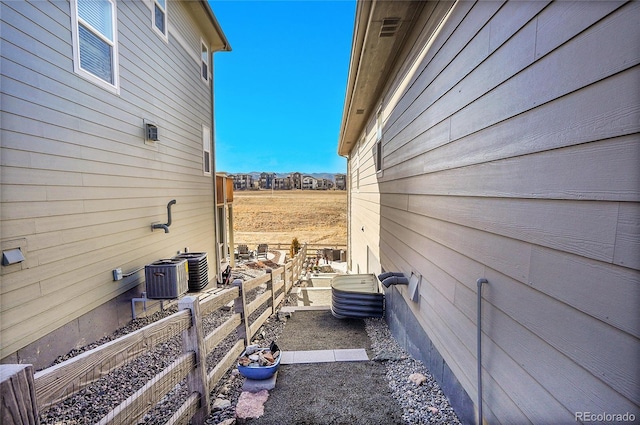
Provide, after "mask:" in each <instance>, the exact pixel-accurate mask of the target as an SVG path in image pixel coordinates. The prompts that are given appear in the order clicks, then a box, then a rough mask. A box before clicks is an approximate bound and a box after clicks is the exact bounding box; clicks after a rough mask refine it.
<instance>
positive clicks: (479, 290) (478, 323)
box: [476, 277, 489, 425]
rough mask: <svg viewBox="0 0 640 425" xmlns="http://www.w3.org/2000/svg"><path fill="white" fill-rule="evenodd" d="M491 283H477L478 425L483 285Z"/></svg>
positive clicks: (479, 414) (480, 393)
mask: <svg viewBox="0 0 640 425" xmlns="http://www.w3.org/2000/svg"><path fill="white" fill-rule="evenodd" d="M483 283H489V281H488V280H487V279H485V278H483V277H481V278H480V279H478V280H477V281H476V285H477V286H478V320H477V324H476V328H477V332H478V333H477V340H478V341H477V342H478V349H477V357H478V425H481V424H482V422H483V420H482V284H483Z"/></svg>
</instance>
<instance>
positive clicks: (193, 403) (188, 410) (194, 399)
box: [165, 393, 200, 425]
mask: <svg viewBox="0 0 640 425" xmlns="http://www.w3.org/2000/svg"><path fill="white" fill-rule="evenodd" d="M199 405H200V394H198V393H193V394H191V395H190V396H189V397H188V398H187V399H186V400H185V402H184V403H182V405H181V406H180V407H179V408H178V410H176V413H174V414H173V415H172V416H171V417H170V418H169V420H168V421H167V422H166V424H165V425H189V423H191V418H192V417H193V415H195V414H196V411H197V410H198V406H199Z"/></svg>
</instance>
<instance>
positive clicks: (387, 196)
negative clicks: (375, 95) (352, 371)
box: [350, 1, 640, 424]
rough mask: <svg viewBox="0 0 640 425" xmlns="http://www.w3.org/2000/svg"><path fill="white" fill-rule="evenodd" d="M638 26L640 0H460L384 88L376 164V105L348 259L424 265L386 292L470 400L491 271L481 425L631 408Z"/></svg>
mask: <svg viewBox="0 0 640 425" xmlns="http://www.w3.org/2000/svg"><path fill="white" fill-rule="evenodd" d="M639 20H640V4H639V3H637V2H630V3H626V4H625V3H624V2H580V1H576V2H551V3H547V2H506V3H504V4H503V3H500V2H478V3H472V2H460V3H458V4H456V6H455V8H454V10H453V11H452V13H451V16H450V18H449V20H448V21H447V22H446V23H445V25H444V26H443V28H442V30H441V32H440V33H439V34H438V36H437V37H436V38H435V39H434V40H433V44H432V45H431V47H430V49H429V50H428V51H427V52H426V54H424V55H423V57H422V60H421V62H420V63H419V64H417V65H416V66H413V67H412V64H411V63H410V62H411V61H412V60H414V59H415V58H418V57H420V51H421V49H422V47H423V46H424V42H423V41H419V40H424V34H421V31H422V27H421V26H418V27H416V29H415V32H414V33H413V34H412V35H411V37H412V38H411V40H412V41H413V43H412V44H410V46H411V51H409V52H405V56H404V57H405V58H406V59H405V60H404V62H403V63H400V64H397V65H396V71H397V73H396V74H395V76H394V78H393V79H392V80H391V83H390V84H389V85H387V87H386V88H385V91H384V93H383V96H382V100H381V101H382V105H383V111H384V113H383V116H384V119H385V124H384V137H383V143H384V145H383V157H384V160H383V170H382V173H381V174H380V175H378V176H376V175H375V171H374V168H373V162H372V161H373V157H372V153H373V140H374V135H373V134H372V133H371V128H372V125H373V123H374V121H375V116H369V121H368V127H367V129H366V130H365V133H366V137H365V139H364V140H365V142H363V143H361V146H360V147H359V149H358V151H359V153H360V170H359V171H360V192H359V193H357V192H356V191H352V192H351V203H352V204H351V215H350V217H351V218H350V219H351V222H352V226H353V227H352V232H351V236H350V238H351V240H350V243H351V244H352V246H351V252H352V258H353V260H354V264H353V265H352V269H355V268H356V267H359V268H360V270H363V269H364V268H366V262H365V261H366V260H365V257H364V254H363V251H366V249H367V248H368V249H371V250H373V251H374V252H375V253H376V255H379V258H380V262H381V265H382V268H384V269H385V270H387V271H392V270H393V271H402V272H404V273H405V274H407V275H408V274H409V273H411V272H412V271H414V272H417V273H420V274H421V275H422V276H423V281H422V285H421V288H420V300H419V302H418V303H415V302H412V301H410V300H409V297H408V295H407V290H406V288H405V287H396V288H395V289H393V290H394V291H399V292H400V293H401V294H403V296H404V298H405V300H406V302H407V304H408V305H409V308H410V309H411V310H412V312H413V314H414V315H415V316H416V318H417V320H418V322H419V323H420V324H421V326H422V327H423V328H424V329H425V331H426V333H427V334H428V336H429V338H430V339H431V340H432V342H433V344H434V345H435V346H436V348H437V349H438V351H439V353H440V354H441V355H442V357H443V358H444V361H445V362H446V363H447V365H448V366H449V367H450V368H451V370H452V371H453V373H454V374H455V375H456V378H457V379H458V380H459V381H460V383H461V384H462V386H463V387H464V389H465V390H466V392H467V393H468V394H469V396H470V397H471V399H472V400H474V402H475V400H476V397H477V387H476V373H475V367H476V357H475V356H476V335H475V332H476V291H477V288H476V279H478V278H480V277H486V278H487V279H488V281H489V284H488V285H485V286H484V287H483V303H484V304H483V309H484V310H483V319H482V320H483V323H482V325H483V368H484V375H483V379H484V408H485V416H486V419H487V420H488V421H489V422H490V423H505V424H507V423H527V422H532V423H562V422H572V421H574V419H575V418H574V412H582V411H591V412H596V411H597V412H611V413H614V412H615V413H625V412H635V413H636V415H637V414H638V412H639V408H638V405H639V404H640V396H639V395H640V377H639V376H638V373H637V368H638V363H637V362H638V358H640V318H639V316H638V314H637V312H638V306H639V305H640V285H639V283H640V271H639V270H640V261H639V260H638V258H639V257H638V255H637V252H638V240H640V230H639V227H638V216H639V214H640V203H639V202H640V187H639V186H638V182H639V181H640V169H639V168H638V164H639V163H640V136H639V131H640V108H639V107H638V93H640V83H639V81H640V79H639V78H638V76H639V75H640V72H639V71H640V69H639V68H638V63H640V50H639V49H638V44H637V40H639V39H640V27H638V25H637V22H638V21H639ZM412 70H413V71H412ZM400 86H403V87H404V90H403V91H402V94H401V95H395V94H396V89H397V88H398V87H400ZM350 166H351V167H354V163H353V152H352V155H351V157H350ZM350 172H351V173H354V172H356V170H355V169H354V168H351V169H350ZM378 194H379V199H378ZM358 214H360V215H358ZM360 223H362V224H363V225H365V228H367V226H371V228H372V229H379V234H377V235H375V236H374V235H369V234H367V232H364V233H363V232H361V231H360ZM373 231H375V230H373ZM372 271H373V272H377V271H378V270H372Z"/></svg>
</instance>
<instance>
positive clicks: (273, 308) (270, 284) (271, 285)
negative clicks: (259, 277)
mask: <svg viewBox="0 0 640 425" xmlns="http://www.w3.org/2000/svg"><path fill="white" fill-rule="evenodd" d="M265 271H266V272H267V273H268V274H269V275H271V277H270V279H269V281H268V282H267V291H271V314H276V290H275V285H274V281H273V270H272V269H266V270H265Z"/></svg>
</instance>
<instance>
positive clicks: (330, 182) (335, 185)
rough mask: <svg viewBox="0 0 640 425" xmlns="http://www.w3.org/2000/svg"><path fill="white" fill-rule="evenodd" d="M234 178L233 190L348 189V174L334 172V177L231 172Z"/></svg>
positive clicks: (231, 176)
mask: <svg viewBox="0 0 640 425" xmlns="http://www.w3.org/2000/svg"><path fill="white" fill-rule="evenodd" d="M227 177H228V178H230V179H232V180H233V190H258V189H273V190H294V189H300V190H333V189H335V190H346V188H347V186H346V174H340V173H339V174H334V176H333V179H329V178H324V177H315V176H312V175H309V174H302V173H298V172H295V173H291V174H289V175H288V176H286V177H277V176H276V173H265V172H263V173H260V176H259V177H257V176H254V175H253V174H229V175H228V176H227Z"/></svg>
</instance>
